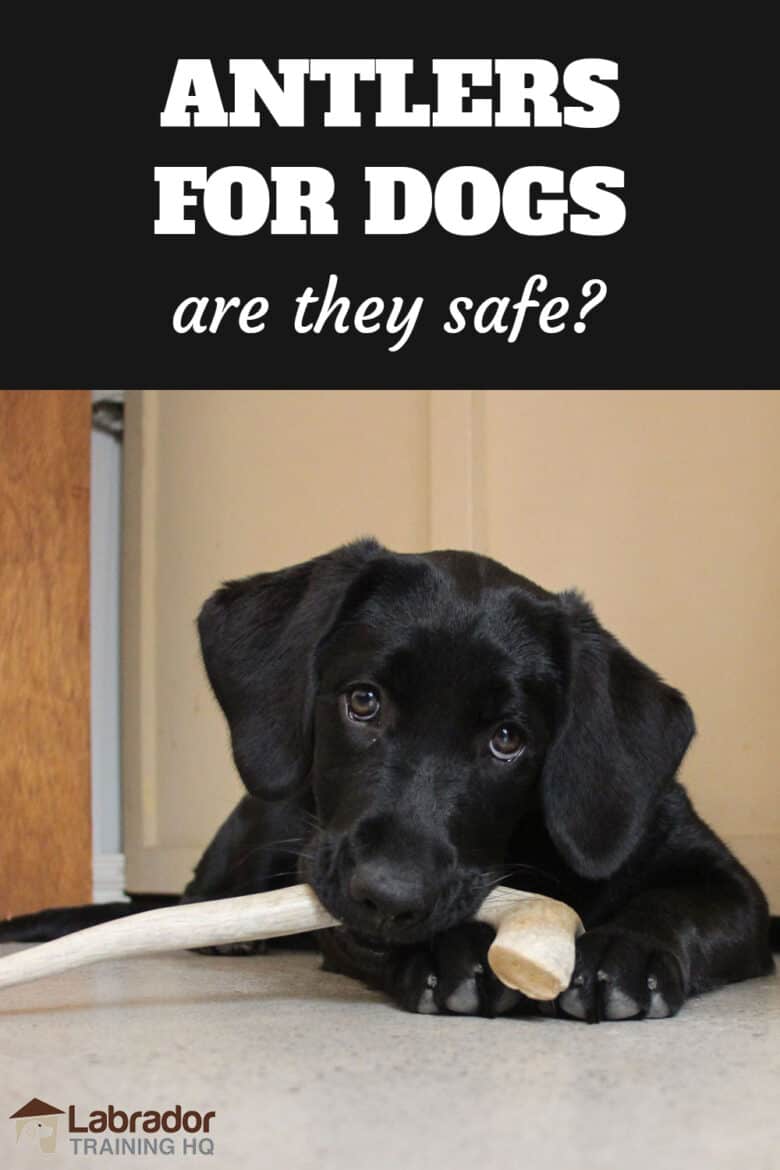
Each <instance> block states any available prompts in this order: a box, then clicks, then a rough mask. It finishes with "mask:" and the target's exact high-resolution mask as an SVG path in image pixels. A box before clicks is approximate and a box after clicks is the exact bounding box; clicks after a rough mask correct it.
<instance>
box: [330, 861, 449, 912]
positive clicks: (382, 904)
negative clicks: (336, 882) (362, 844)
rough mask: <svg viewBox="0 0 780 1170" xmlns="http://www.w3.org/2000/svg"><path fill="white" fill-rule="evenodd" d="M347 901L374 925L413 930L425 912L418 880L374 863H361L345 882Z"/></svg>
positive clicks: (424, 895) (426, 903)
mask: <svg viewBox="0 0 780 1170" xmlns="http://www.w3.org/2000/svg"><path fill="white" fill-rule="evenodd" d="M349 894H350V897H351V898H352V899H353V900H354V901H355V902H357V903H358V905H359V906H360V907H361V908H362V909H363V910H364V911H367V912H368V913H369V914H370V915H371V916H372V917H373V918H374V919H376V921H377V922H385V923H387V924H388V925H390V926H396V927H403V926H414V925H415V924H416V923H418V922H420V921H422V919H423V918H424V917H425V915H426V914H427V913H428V909H429V898H428V894H427V890H426V887H425V883H424V882H423V880H422V876H421V875H418V874H416V873H414V872H408V873H407V872H404V871H398V870H396V869H393V868H390V867H388V866H386V865H383V864H381V863H378V862H375V861H374V862H370V861H366V862H361V863H359V864H358V865H357V867H356V868H355V872H354V873H353V874H352V876H351V878H350V879H349Z"/></svg>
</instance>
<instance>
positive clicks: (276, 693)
mask: <svg viewBox="0 0 780 1170" xmlns="http://www.w3.org/2000/svg"><path fill="white" fill-rule="evenodd" d="M379 551H383V550H382V549H381V546H380V545H378V544H377V543H376V541H373V540H362V541H357V542H356V543H354V544H349V545H345V546H344V547H343V548H339V549H336V550H335V551H334V552H332V553H327V554H326V555H325V556H321V557H316V558H315V559H314V560H311V561H306V562H305V563H304V564H300V565H294V566H292V568H289V569H280V570H279V571H278V572H275V573H259V574H258V575H257V576H254V577H246V578H244V579H243V580H241V581H229V582H227V583H226V584H225V585H224V586H223V587H222V588H221V589H218V590H217V592H216V593H214V594H213V596H211V597H210V598H209V599H208V601H207V602H206V604H205V605H204V606H203V609H202V610H201V611H200V615H199V617H198V632H199V634H200V644H201V650H202V653H203V661H204V664H205V666H206V673H207V674H208V677H209V682H210V683H211V686H212V689H213V691H214V694H215V695H216V697H217V699H218V701H219V704H220V706H221V708H222V710H223V711H224V713H225V717H226V718H227V721H228V724H229V727H230V736H231V741H232V745H233V758H234V759H235V762H236V767H237V768H238V771H239V773H240V775H241V779H242V780H243V782H244V784H245V785H246V787H247V788H248V790H249V791H250V792H251V793H252V794H253V795H255V796H259V797H262V798H264V799H275V798H278V797H282V796H285V795H286V794H287V793H289V792H290V791H291V790H292V789H294V788H295V787H296V786H297V785H298V784H300V783H301V782H302V781H303V780H304V779H305V778H306V775H307V773H308V771H309V768H310V765H311V722H312V707H313V699H314V669H313V660H314V651H315V649H316V647H317V643H318V642H319V640H320V639H321V638H322V637H323V636H324V635H325V633H327V631H328V628H329V626H330V624H331V622H332V621H333V619H334V617H335V615H336V612H337V610H338V607H339V605H340V603H341V601H342V599H343V596H344V592H345V590H346V589H347V588H348V586H349V585H350V583H351V582H352V581H353V580H354V579H355V577H356V576H357V574H358V573H359V572H360V570H361V569H362V568H363V566H364V565H365V564H367V563H368V561H369V560H370V559H371V558H372V557H373V556H374V555H375V554H376V553H377V552H379Z"/></svg>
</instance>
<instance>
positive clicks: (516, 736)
mask: <svg viewBox="0 0 780 1170" xmlns="http://www.w3.org/2000/svg"><path fill="white" fill-rule="evenodd" d="M490 751H491V753H492V754H493V755H494V756H495V758H496V759H497V760H504V761H506V760H514V759H517V757H518V756H520V755H522V753H523V752H524V751H525V736H524V735H523V733H522V731H521V730H520V728H519V727H518V726H517V724H516V723H501V724H500V725H499V726H498V727H497V728H496V730H495V731H494V732H493V736H492V738H491V740H490Z"/></svg>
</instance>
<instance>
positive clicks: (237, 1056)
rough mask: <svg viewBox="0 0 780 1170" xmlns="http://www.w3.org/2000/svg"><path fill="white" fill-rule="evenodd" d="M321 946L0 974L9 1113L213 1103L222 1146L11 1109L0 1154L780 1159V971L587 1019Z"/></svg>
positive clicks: (429, 1168) (344, 1167) (611, 1168)
mask: <svg viewBox="0 0 780 1170" xmlns="http://www.w3.org/2000/svg"><path fill="white" fill-rule="evenodd" d="M3 949H6V950H10V949H12V948H0V952H2V950H3ZM318 963H319V960H318V958H317V957H316V956H315V955H314V954H301V953H298V954H295V953H278V954H275V955H271V956H265V957H254V958H247V959H229V958H207V957H204V956H199V955H191V954H175V955H174V954H171V955H164V956H159V957H155V958H136V959H131V960H125V961H120V962H115V963H106V964H102V965H99V966H95V967H91V968H84V969H82V970H81V971H75V972H71V973H69V974H65V975H60V976H57V977H55V978H51V979H46V980H42V981H40V982H38V983H31V984H27V985H24V986H20V987H16V988H8V989H6V990H3V991H0V1062H1V1063H0V1068H1V1069H2V1073H1V1075H0V1108H1V1109H2V1110H3V1117H5V1118H7V1117H8V1116H9V1114H11V1113H12V1112H14V1111H15V1110H16V1109H17V1108H19V1107H20V1106H22V1105H24V1104H25V1103H26V1102H27V1101H28V1100H29V1099H30V1098H31V1097H38V1098H41V1099H42V1100H43V1101H45V1102H47V1103H48V1104H50V1105H54V1106H57V1107H59V1108H61V1109H63V1110H66V1111H67V1109H68V1106H69V1105H71V1104H73V1105H75V1106H76V1108H77V1114H76V1121H77V1123H82V1122H83V1121H84V1119H85V1118H86V1117H87V1115H88V1114H89V1112H90V1111H91V1110H98V1109H106V1108H107V1106H108V1104H109V1103H111V1104H112V1105H114V1106H115V1108H118V1109H120V1108H121V1109H123V1110H126V1111H128V1112H129V1111H132V1110H134V1109H136V1110H151V1109H156V1110H159V1111H161V1110H165V1109H169V1108H171V1107H172V1106H174V1105H176V1104H180V1105H181V1106H182V1107H183V1109H184V1110H199V1111H200V1112H201V1113H205V1112H206V1111H207V1110H214V1111H215V1113H216V1116H215V1117H214V1119H213V1121H212V1122H211V1126H210V1130H211V1135H210V1136H211V1137H212V1138H213V1141H214V1152H213V1154H212V1155H209V1154H208V1153H207V1152H205V1151H206V1149H207V1147H204V1152H203V1153H198V1154H193V1153H191V1152H189V1153H186V1154H185V1153H184V1152H183V1150H182V1148H181V1141H182V1139H181V1138H180V1137H176V1138H174V1139H172V1140H173V1141H174V1143H178V1144H177V1145H176V1146H175V1152H174V1154H173V1155H170V1154H169V1155H166V1154H164V1153H162V1152H159V1153H157V1154H156V1155H155V1154H152V1155H145V1156H139V1155H138V1154H137V1153H136V1154H131V1153H125V1154H116V1153H112V1154H110V1155H109V1154H108V1153H105V1152H104V1153H102V1154H101V1153H97V1154H92V1153H86V1154H85V1153H84V1147H83V1145H81V1144H80V1145H79V1147H78V1151H77V1152H76V1153H74V1151H73V1147H72V1146H71V1144H70V1139H69V1137H68V1135H67V1133H65V1132H64V1130H65V1129H66V1128H67V1127H66V1126H65V1125H63V1123H62V1121H61V1123H60V1125H59V1130H60V1132H59V1137H58V1148H57V1151H56V1152H55V1153H53V1154H48V1155H43V1154H42V1153H41V1152H40V1150H39V1149H38V1148H37V1141H35V1140H33V1139H34V1135H32V1134H30V1135H29V1136H30V1139H31V1140H30V1141H26V1140H25V1138H26V1136H27V1134H25V1135H23V1140H22V1142H21V1143H20V1144H18V1145H17V1144H16V1143H15V1123H14V1122H13V1121H5V1120H3V1119H2V1118H0V1165H2V1166H3V1167H4V1168H8V1170H21V1168H24V1167H35V1168H36V1170H41V1167H72V1168H79V1170H81V1168H83V1167H89V1166H108V1167H112V1168H113V1170H120V1168H122V1167H126V1166H127V1167H129V1166H134V1167H139V1166H143V1167H153V1168H156V1167H179V1166H191V1165H193V1164H195V1165H197V1164H201V1165H203V1166H205V1167H225V1168H226V1170H227V1168H230V1170H239V1168H240V1167H242V1166H248V1167H252V1168H254V1167H258V1168H265V1167H268V1168H269V1170H309V1168H312V1170H313V1168H314V1167H317V1168H318V1170H418V1168H419V1170H439V1168H441V1170H547V1168H548V1167H549V1168H550V1170H645V1168H647V1170H650V1168H652V1170H683V1168H684V1170H699V1168H701V1170H722V1168H725V1167H729V1168H732V1167H733V1168H734V1170H737V1168H739V1170H778V1168H779V1167H780V979H776V978H766V979H761V980H755V981H753V982H751V983H746V984H742V985H740V986H735V987H730V988H726V989H725V990H723V991H720V992H717V993H715V994H712V995H710V996H708V997H704V998H702V999H700V1000H696V1001H693V1002H692V1003H690V1004H689V1005H688V1006H687V1007H686V1008H685V1010H684V1012H683V1013H682V1014H681V1015H680V1016H679V1017H678V1018H677V1019H675V1020H655V1021H646V1022H642V1023H613V1024H600V1025H598V1026H597V1027H587V1026H586V1025H583V1024H577V1023H566V1022H562V1021H556V1020H545V1019H541V1018H540V1019H538V1020H531V1021H528V1020H522V1019H517V1020H515V1019H499V1020H478V1019H471V1018H456V1017H449V1018H446V1017H440V1016H438V1017H437V1016H412V1015H406V1014H404V1013H402V1012H400V1011H397V1010H396V1009H395V1008H394V1007H392V1006H391V1005H389V1004H387V1003H385V1002H384V1001H383V999H382V998H381V997H380V996H378V995H375V994H373V993H371V992H369V991H366V990H364V989H363V988H362V987H360V986H359V985H358V984H355V983H353V982H351V981H350V980H347V979H343V978H341V977H340V976H336V975H331V974H325V973H323V972H321V971H320V970H319V969H318ZM66 1117H67V1113H66ZM93 1137H94V1138H95V1140H96V1142H97V1147H96V1148H98V1149H99V1146H100V1143H101V1142H102V1141H104V1140H105V1138H106V1135H105V1134H98V1135H93ZM83 1140H84V1139H83V1137H80V1138H79V1141H80V1143H83ZM118 1140H119V1139H117V1138H116V1137H112V1138H110V1141H111V1142H116V1141H118ZM138 1140H139V1141H140V1140H141V1139H140V1138H139V1139H138ZM147 1140H149V1139H148V1138H147ZM157 1140H158V1141H159V1140H160V1139H159V1135H158V1138H157ZM112 1148H114V1147H113V1146H112Z"/></svg>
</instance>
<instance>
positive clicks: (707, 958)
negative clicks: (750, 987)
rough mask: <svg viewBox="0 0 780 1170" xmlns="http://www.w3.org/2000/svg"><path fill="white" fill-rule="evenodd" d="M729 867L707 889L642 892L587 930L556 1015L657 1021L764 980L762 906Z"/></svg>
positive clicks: (768, 963)
mask: <svg viewBox="0 0 780 1170" xmlns="http://www.w3.org/2000/svg"><path fill="white" fill-rule="evenodd" d="M734 867H735V868H734V870H733V871H732V872H731V873H730V874H725V875H724V874H722V873H721V874H717V873H713V875H712V879H711V881H710V882H708V883H706V884H705V883H704V882H703V881H700V882H699V883H695V884H693V883H692V884H690V885H686V886H680V887H677V888H669V889H664V888H658V889H653V890H647V891H645V892H644V893H642V894H639V895H637V896H636V897H635V898H633V899H632V900H631V901H630V902H629V903H628V904H627V905H626V906H625V907H624V909H623V910H621V911H620V912H619V913H618V914H616V915H615V916H614V917H612V918H611V919H610V920H609V921H608V922H605V923H603V924H601V925H598V926H596V927H595V928H593V929H591V930H588V931H586V933H585V934H584V935H583V936H582V937H581V938H580V939H579V940H578V942H577V960H576V965H575V968H574V974H573V976H572V981H571V985H570V986H569V988H568V990H567V991H565V992H563V994H562V995H560V996H559V997H558V1000H557V1008H558V1014H561V1015H565V1016H569V1017H573V1018H574V1019H578V1020H584V1021H585V1022H587V1023H591V1024H594V1023H598V1022H599V1020H627V1019H642V1018H644V1019H661V1018H663V1017H666V1016H674V1015H676V1014H677V1012H678V1011H679V1010H680V1008H681V1006H682V1005H683V1003H684V1002H685V1000H686V999H687V998H688V997H689V996H691V995H697V994H698V993H700V992H702V991H709V990H711V989H712V988H715V987H718V986H721V985H722V984H724V983H732V982H735V981H737V980H741V979H749V978H752V977H753V976H755V975H765V974H768V973H769V972H770V971H771V970H772V959H771V955H770V952H769V922H768V913H767V909H766V901H765V900H764V897H763V894H762V893H761V891H760V890H759V888H758V886H757V885H756V883H755V882H754V881H753V879H752V878H750V877H749V875H748V874H746V873H745V872H744V871H743V870H741V867H737V866H736V863H734Z"/></svg>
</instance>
